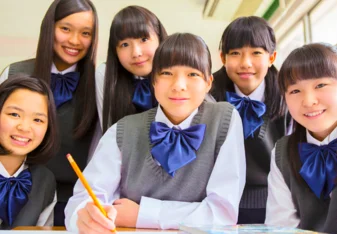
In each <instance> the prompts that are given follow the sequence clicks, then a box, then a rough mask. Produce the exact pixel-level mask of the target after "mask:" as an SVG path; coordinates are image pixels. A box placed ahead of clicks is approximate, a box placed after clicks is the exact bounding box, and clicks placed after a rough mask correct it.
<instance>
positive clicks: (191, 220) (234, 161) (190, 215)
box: [65, 107, 246, 231]
mask: <svg viewBox="0 0 337 234" xmlns="http://www.w3.org/2000/svg"><path fill="white" fill-rule="evenodd" d="M196 113H197V110H196V111H194V112H193V113H192V114H191V115H190V116H189V117H188V118H187V119H186V120H184V121H183V122H182V123H181V124H179V125H178V126H175V127H178V128H180V129H186V128H187V127H189V126H190V124H191V122H192V119H193V117H194V115H195V114H196ZM155 121H158V122H163V123H165V124H167V125H168V126H169V127H173V126H174V125H173V124H172V123H171V122H170V121H169V120H168V119H167V117H166V116H165V114H164V113H163V111H162V109H161V108H160V107H158V110H157V114H156V117H155ZM116 126H117V124H114V125H113V126H112V127H111V128H109V129H108V131H107V132H106V133H105V134H104V136H103V137H102V139H101V140H100V142H99V144H98V146H97V149H96V151H95V154H94V156H93V158H92V160H91V161H90V163H89V164H88V166H87V167H86V168H85V170H84V176H85V177H86V178H87V179H88V181H89V184H90V186H91V187H92V189H93V191H94V193H95V194H96V196H97V197H98V199H99V200H100V201H101V202H102V204H112V203H113V202H114V200H116V199H118V198H120V191H119V183H120V180H121V167H122V158H121V157H122V155H121V152H120V150H119V148H118V145H117V142H116ZM243 145H244V139H243V130H242V122H241V118H240V116H239V113H238V112H237V111H236V110H235V109H234V110H233V113H232V118H231V122H230V125H229V129H228V134H227V138H226V140H225V141H224V143H223V145H222V146H221V148H220V151H219V155H218V157H217V160H216V162H215V165H214V168H213V171H212V173H211V176H210V178H209V181H208V185H207V187H206V193H207V197H206V198H205V199H204V200H203V201H202V202H193V203H192V202H178V201H163V200H158V199H153V198H150V197H144V196H143V197H142V198H141V201H140V209H139V213H138V219H137V224H136V227H137V228H158V229H170V228H171V229H177V228H178V227H179V224H180V223H185V224H194V225H202V224H214V225H215V224H217V225H233V224H236V222H237V217H238V207H239V203H240V199H241V195H242V192H243V188H244V185H245V179H246V160H245V151H244V147H243ZM158 189H160V188H158ZM90 200H91V199H90V198H89V196H88V193H87V191H86V190H85V189H84V187H83V185H82V184H81V182H80V181H77V183H76V185H75V188H74V196H73V197H71V198H70V200H69V202H68V204H67V207H66V209H65V215H66V219H65V224H66V227H67V230H69V231H77V227H76V221H77V211H78V210H79V209H81V208H83V207H84V206H85V204H86V203H87V202H88V201H90Z"/></svg>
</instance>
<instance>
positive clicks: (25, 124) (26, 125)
mask: <svg viewBox="0 0 337 234" xmlns="http://www.w3.org/2000/svg"><path fill="white" fill-rule="evenodd" d="M30 127H31V126H30V121H28V120H22V121H20V122H19V123H18V125H17V129H18V130H19V131H23V132H29V131H30Z"/></svg>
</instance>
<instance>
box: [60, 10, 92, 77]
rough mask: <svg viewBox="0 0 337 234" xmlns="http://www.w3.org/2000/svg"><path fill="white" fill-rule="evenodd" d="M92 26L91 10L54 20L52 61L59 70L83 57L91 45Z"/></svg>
mask: <svg viewBox="0 0 337 234" xmlns="http://www.w3.org/2000/svg"><path fill="white" fill-rule="evenodd" d="M93 28H94V18H93V13H92V12H91V11H83V12H79V13H74V14H71V15H68V16H67V17H65V18H63V19H61V20H59V21H57V22H55V37H54V52H55V55H54V63H55V66H56V67H57V69H58V70H59V71H63V70H65V69H67V68H69V67H70V66H72V65H74V64H75V63H77V62H78V61H80V60H81V59H82V58H84V56H85V55H86V54H87V52H88V50H89V48H90V46H91V42H92V34H93Z"/></svg>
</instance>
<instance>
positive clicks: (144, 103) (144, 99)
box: [95, 63, 158, 127]
mask: <svg viewBox="0 0 337 234" xmlns="http://www.w3.org/2000/svg"><path fill="white" fill-rule="evenodd" d="M105 69H106V63H102V64H101V65H100V66H98V68H97V69H96V74H95V82H96V102H97V111H98V117H99V120H100V124H101V127H102V126H103V96H104V80H105ZM133 81H134V86H135V89H134V93H133V94H132V103H133V105H134V106H135V108H136V112H135V114H136V113H141V112H143V111H147V110H149V109H151V108H153V107H155V106H157V104H158V103H157V101H156V100H155V98H154V96H153V95H152V93H151V84H150V82H149V80H148V79H147V78H144V77H140V76H134V77H133Z"/></svg>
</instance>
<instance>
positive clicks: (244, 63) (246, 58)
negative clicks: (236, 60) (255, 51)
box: [240, 54, 252, 68]
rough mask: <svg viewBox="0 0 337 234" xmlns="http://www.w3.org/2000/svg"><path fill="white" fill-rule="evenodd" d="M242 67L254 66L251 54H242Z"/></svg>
mask: <svg viewBox="0 0 337 234" xmlns="http://www.w3.org/2000/svg"><path fill="white" fill-rule="evenodd" d="M240 65H241V68H250V67H252V60H251V57H250V56H249V55H246V54H244V55H242V57H241V64H240Z"/></svg>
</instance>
